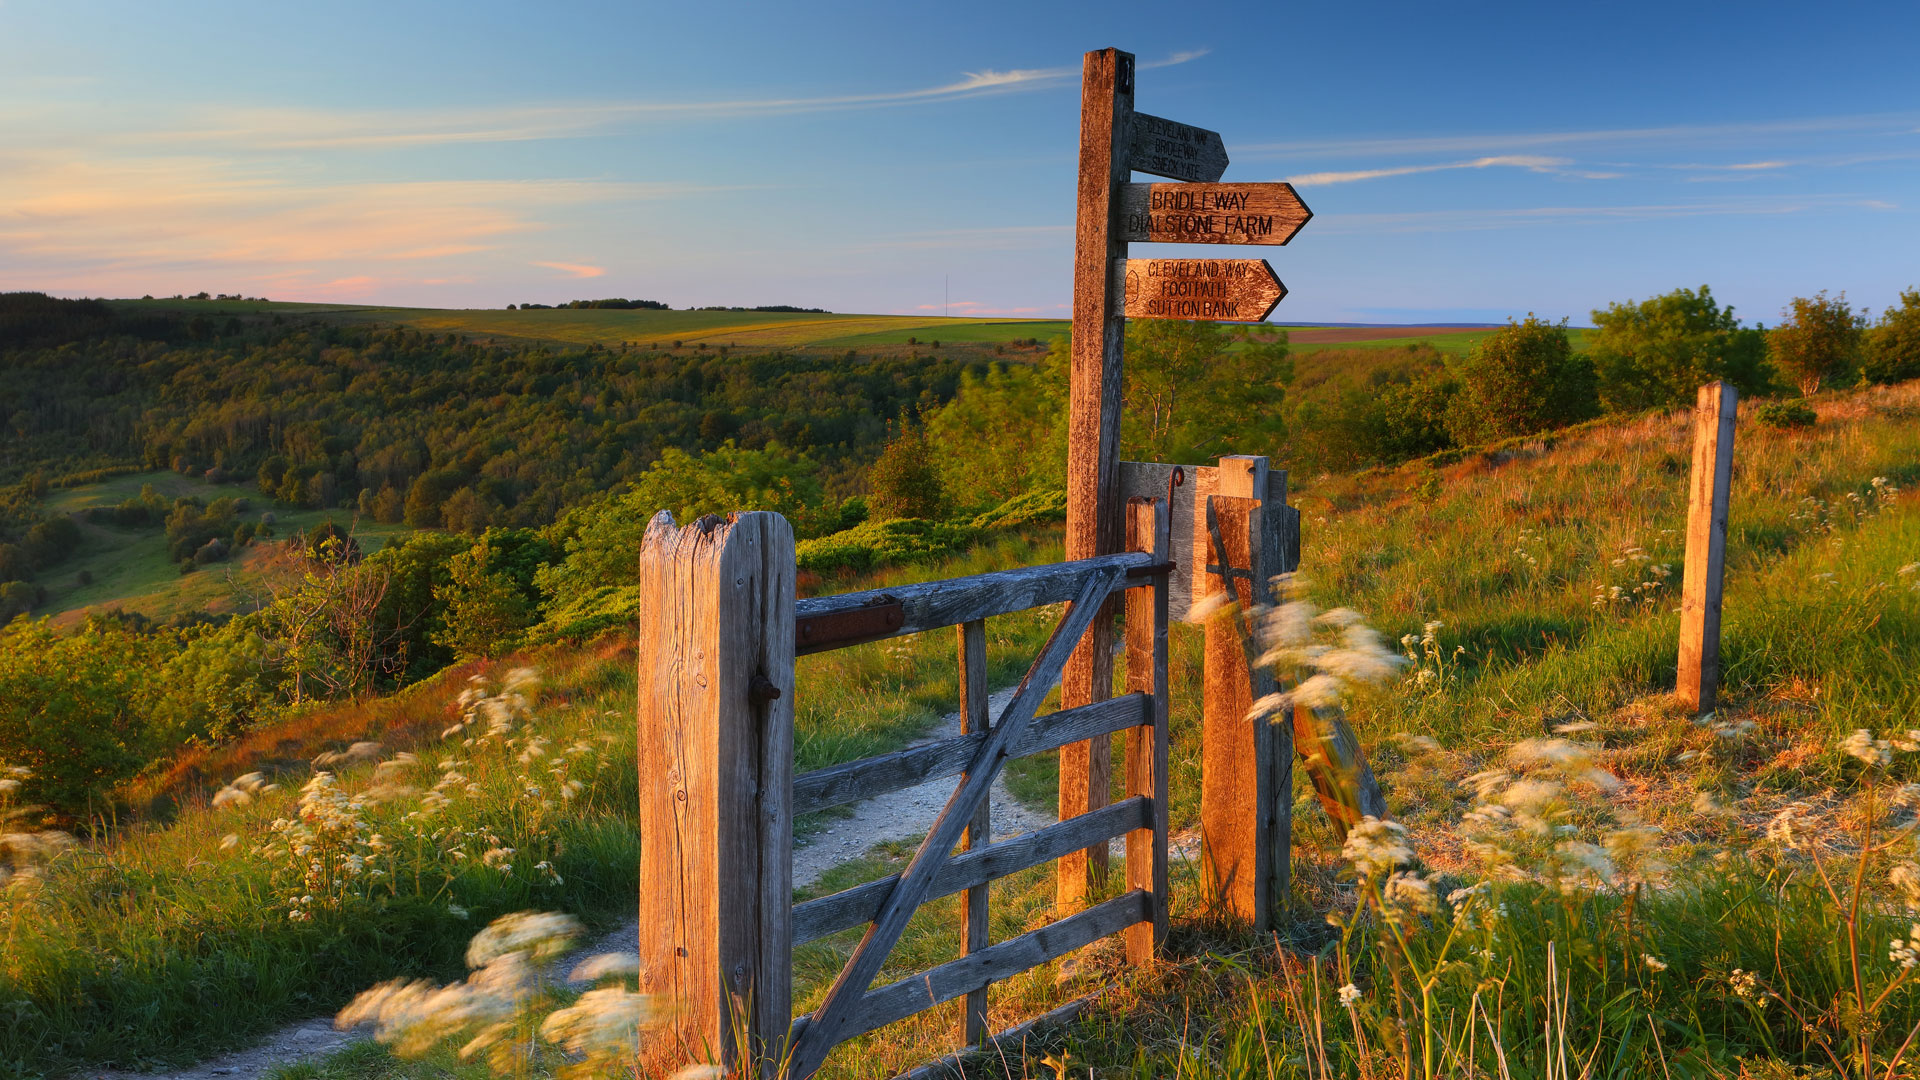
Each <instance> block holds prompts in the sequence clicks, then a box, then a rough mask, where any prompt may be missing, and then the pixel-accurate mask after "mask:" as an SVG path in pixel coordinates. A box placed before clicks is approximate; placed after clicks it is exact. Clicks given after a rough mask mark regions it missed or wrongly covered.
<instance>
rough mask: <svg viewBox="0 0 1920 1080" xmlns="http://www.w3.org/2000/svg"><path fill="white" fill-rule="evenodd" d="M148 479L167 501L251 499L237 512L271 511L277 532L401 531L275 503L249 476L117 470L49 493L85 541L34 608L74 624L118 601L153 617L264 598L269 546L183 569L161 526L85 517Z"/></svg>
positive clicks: (249, 516)
mask: <svg viewBox="0 0 1920 1080" xmlns="http://www.w3.org/2000/svg"><path fill="white" fill-rule="evenodd" d="M149 485H151V486H152V488H153V490H154V491H155V493H157V494H159V495H160V496H162V497H164V498H165V499H167V500H168V501H169V502H171V501H172V500H174V499H178V498H182V497H191V498H197V499H200V500H202V501H203V502H209V503H210V502H212V501H214V500H215V499H222V498H242V499H247V500H248V502H249V506H248V508H247V510H246V511H245V512H243V513H241V514H239V515H238V516H239V519H240V520H241V521H251V522H259V521H260V520H261V515H263V514H270V515H272V518H273V523H274V524H273V535H274V536H275V537H276V538H278V537H287V536H292V535H294V534H295V533H297V532H302V533H303V532H306V531H307V530H309V529H311V528H313V527H314V526H315V525H319V524H321V523H322V522H326V521H333V522H337V523H338V524H339V525H340V527H341V528H352V529H353V531H354V534H355V536H356V537H358V539H359V541H360V543H361V545H362V546H363V547H364V546H367V545H368V543H369V542H370V541H371V542H372V546H373V547H378V546H379V543H380V541H381V540H383V539H384V538H385V537H386V536H388V535H389V534H391V533H394V532H397V531H400V527H399V526H395V525H379V524H375V523H373V522H358V523H356V522H355V520H354V513H353V511H352V510H348V509H333V510H290V509H288V508H286V507H284V506H278V505H275V504H274V501H273V500H272V499H270V498H266V497H263V496H262V495H261V494H260V493H259V492H258V491H257V490H255V489H254V487H253V485H251V484H246V485H240V484H209V483H206V482H205V481H202V480H197V479H193V478H191V477H185V476H181V475H179V474H178V473H172V472H167V471H164V470H161V471H153V472H140V473H129V474H127V475H125V476H116V477H111V478H109V479H107V480H103V481H100V482H99V483H93V484H84V485H81V486H78V487H72V488H67V489H65V490H62V491H56V492H54V493H53V494H52V495H51V496H50V497H49V498H48V500H47V508H48V509H49V510H52V511H55V512H57V513H63V514H70V515H77V516H75V518H74V521H75V523H76V524H78V525H79V526H80V533H81V543H80V547H79V549H78V550H77V551H76V552H75V553H74V555H73V556H72V557H71V558H69V559H68V560H67V561H66V562H64V563H62V564H61V567H60V572H59V574H58V576H55V577H50V578H49V579H48V580H47V581H46V582H44V584H45V586H46V589H47V602H46V604H45V605H43V606H41V607H39V608H36V609H35V612H34V613H35V614H36V615H46V616H52V617H53V619H54V622H55V623H56V624H58V625H61V626H71V625H74V624H76V623H78V622H79V621H80V620H81V619H83V618H85V617H86V615H87V614H88V613H89V612H94V611H104V610H108V609H113V608H117V609H119V610H122V611H127V612H132V613H135V614H140V615H145V616H147V617H148V618H151V619H166V618H168V617H170V616H173V615H185V614H191V613H193V612H201V611H204V612H209V613H212V614H223V613H229V612H236V611H242V610H248V609H250V608H251V606H252V605H253V602H254V601H255V600H256V599H257V598H258V596H257V594H258V592H259V586H260V580H259V577H260V575H259V572H258V571H259V563H260V562H261V560H262V559H263V558H264V557H266V555H267V551H266V549H264V548H247V549H243V550H242V551H241V552H240V553H239V554H238V555H237V556H236V557H234V558H233V559H231V560H229V561H226V562H219V563H213V564H211V565H208V566H203V567H200V568H198V569H196V570H194V571H193V572H192V573H189V574H182V573H181V572H180V567H179V565H178V564H176V563H174V562H172V561H171V560H169V559H168V558H167V538H166V534H165V533H164V531H163V530H162V529H161V528H160V527H159V526H157V525H146V526H135V527H121V526H118V525H110V524H99V523H95V522H92V521H89V520H87V518H86V511H88V510H91V509H93V508H95V507H112V506H117V505H119V504H120V503H122V502H125V501H126V500H128V499H137V498H139V496H140V492H141V489H142V488H144V487H147V486H149ZM82 575H86V577H87V578H88V579H89V580H88V582H87V583H86V584H82V583H81V578H82Z"/></svg>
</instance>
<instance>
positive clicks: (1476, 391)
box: [1447, 315, 1599, 444]
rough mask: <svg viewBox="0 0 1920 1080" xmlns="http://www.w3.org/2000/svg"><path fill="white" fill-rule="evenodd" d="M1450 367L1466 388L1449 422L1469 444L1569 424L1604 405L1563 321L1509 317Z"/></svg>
mask: <svg viewBox="0 0 1920 1080" xmlns="http://www.w3.org/2000/svg"><path fill="white" fill-rule="evenodd" d="M1452 367H1453V373H1454V375H1455V377H1457V378H1458V379H1459V380H1460V387H1461V389H1460V393H1459V394H1457V395H1455V396H1454V399H1453V405H1454V407H1453V411H1452V413H1451V415H1449V417H1448V419H1447V428H1448V430H1449V431H1450V432H1451V433H1452V435H1453V437H1454V439H1455V441H1457V442H1460V443H1463V444H1467V443H1479V442H1493V441H1497V440H1500V439H1510V438H1513V437H1514V436H1516V435H1531V434H1533V433H1534V432H1537V431H1545V430H1547V429H1549V428H1556V427H1565V426H1567V425H1568V424H1574V423H1578V422H1579V421H1581V420H1586V419H1588V418H1590V417H1592V416H1594V415H1596V414H1597V413H1598V411H1599V409H1598V402H1597V400H1596V398H1595V395H1594V374H1593V363H1592V361H1590V360H1588V359H1587V358H1586V357H1585V356H1581V355H1578V354H1576V353H1575V352H1574V351H1573V344H1572V342H1570V341H1569V340H1568V339H1567V325H1566V322H1565V321H1564V320H1563V321H1561V322H1560V323H1558V324H1554V323H1544V322H1541V321H1540V320H1539V319H1536V318H1534V317H1533V316H1532V315H1528V316H1527V318H1526V321H1525V322H1519V323H1513V322H1509V323H1508V324H1507V325H1506V326H1504V327H1501V328H1500V329H1499V330H1496V331H1494V332H1493V333H1492V334H1489V335H1487V336H1486V337H1485V338H1483V339H1481V341H1480V342H1479V343H1478V344H1477V345H1475V346H1474V347H1473V351H1472V352H1470V353H1468V354H1467V355H1466V356H1465V357H1463V358H1461V359H1458V360H1455V361H1453V364H1452Z"/></svg>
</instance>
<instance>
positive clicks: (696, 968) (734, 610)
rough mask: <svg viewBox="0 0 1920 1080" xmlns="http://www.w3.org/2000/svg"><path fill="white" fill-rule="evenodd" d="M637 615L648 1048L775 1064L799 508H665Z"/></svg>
mask: <svg viewBox="0 0 1920 1080" xmlns="http://www.w3.org/2000/svg"><path fill="white" fill-rule="evenodd" d="M639 624H640V635H639V649H640V665H639V666H640V672H639V674H640V681H639V707H638V713H639V716H638V726H639V768H640V842H641V854H640V960H641V980H640V983H641V990H642V991H643V992H645V993H647V994H650V995H653V996H655V997H657V998H659V999H660V1000H662V1001H663V1002H664V1003H665V1005H666V1008H667V1010H668V1012H669V1015H670V1016H671V1017H672V1020H671V1024H670V1028H669V1034H668V1035H667V1036H665V1037H663V1038H661V1039H659V1040H657V1041H655V1042H654V1043H652V1044H650V1045H649V1047H648V1048H647V1049H648V1057H649V1059H651V1060H652V1061H653V1062H654V1063H659V1064H664V1063H669V1062H671V1063H678V1062H685V1061H695V1062H709V1061H711V1062H715V1063H719V1064H723V1065H725V1066H726V1067H727V1068H728V1069H730V1070H733V1069H737V1068H740V1067H742V1066H747V1067H748V1074H749V1075H751V1074H752V1073H753V1072H760V1073H762V1074H770V1062H771V1061H772V1060H773V1059H775V1058H777V1057H778V1056H779V1055H780V1053H781V1052H782V1050H783V1048H784V1043H785V1041H786V1036H787V1028H788V1025H789V1023H790V1022H791V1020H792V1009H791V1000H790V999H791V995H792V945H791V940H792V933H791V931H792V895H793V894H792V881H793V870H792V867H793V801H792V796H793V656H794V549H793V530H792V529H791V528H790V527H789V526H788V524H787V521H786V519H785V518H782V517H781V516H780V515H778V514H768V513H747V514H735V515H732V516H731V517H728V518H721V517H716V516H708V517H703V518H701V519H700V520H698V521H696V522H694V523H692V524H690V525H688V526H686V527H685V528H677V527H675V525H674V522H673V518H672V516H671V515H669V514H666V513H661V514H658V515H656V516H655V517H654V519H653V521H652V522H651V523H650V524H649V525H648V526H647V532H646V539H645V541H644V542H643V544H642V546H641V551H640V619H639ZM742 1036H744V1038H745V1039H746V1040H747V1041H746V1044H745V1045H742V1044H741V1043H740V1041H739V1040H740V1037H742ZM668 1071H672V1070H671V1068H665V1069H663V1074H664V1072H668Z"/></svg>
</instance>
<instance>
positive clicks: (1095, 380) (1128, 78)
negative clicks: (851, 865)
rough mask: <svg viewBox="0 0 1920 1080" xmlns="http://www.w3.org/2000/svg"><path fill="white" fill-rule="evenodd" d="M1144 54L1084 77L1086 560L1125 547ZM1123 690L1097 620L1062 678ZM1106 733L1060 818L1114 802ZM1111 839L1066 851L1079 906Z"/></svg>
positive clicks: (1071, 512) (1078, 406)
mask: <svg viewBox="0 0 1920 1080" xmlns="http://www.w3.org/2000/svg"><path fill="white" fill-rule="evenodd" d="M1132 119H1133V55H1132V54H1131V53H1125V52H1121V51H1120V50H1118V49H1101V50H1099V51H1098V52H1090V53H1088V54H1086V57H1085V58H1084V60H1083V62H1082V67H1081V81H1080V183H1079V209H1078V213H1077V216H1076V219H1075V239H1074V256H1073V354H1072V359H1071V363H1070V366H1069V374H1068V404H1067V537H1066V555H1067V558H1068V559H1070V560H1072V559H1087V558H1092V557H1094V556H1096V555H1110V554H1113V553H1115V552H1118V551H1119V550H1120V540H1121V534H1122V531H1123V521H1122V518H1123V514H1122V513H1121V509H1122V508H1121V507H1120V505H1119V477H1120V380H1121V360H1122V357H1123V355H1124V353H1125V341H1126V325H1127V321H1126V317H1125V315H1124V313H1123V311H1122V303H1121V302H1122V301H1123V296H1122V295H1121V290H1120V289H1119V288H1118V285H1119V282H1118V280H1117V271H1116V267H1117V266H1118V265H1120V264H1121V262H1122V260H1124V259H1125V258H1126V257H1127V244H1126V241H1125V240H1124V239H1122V238H1121V237H1122V233H1121V230H1120V229H1119V228H1118V224H1119V222H1118V219H1119V217H1120V198H1119V195H1120V192H1121V189H1122V188H1123V187H1124V185H1125V184H1126V182H1127V180H1128V179H1129V177H1130V172H1129V170H1128V168H1127V155H1128V151H1129V147H1130V145H1131V144H1130V139H1131V134H1132ZM1112 694H1113V623H1112V620H1111V619H1110V618H1105V617H1103V618H1099V619H1096V620H1094V623H1093V628H1092V630H1091V631H1089V632H1088V634H1087V636H1086V638H1085V639H1084V640H1082V641H1081V642H1080V645H1079V647H1078V648H1077V649H1076V650H1075V651H1074V654H1073V657H1072V659H1071V660H1069V661H1068V663H1067V670H1066V673H1065V675H1064V677H1063V678H1062V679H1061V685H1060V703H1061V705H1062V707H1065V708H1072V707H1074V706H1076V705H1086V704H1091V703H1092V702H1095V701H1104V700H1106V699H1107V698H1108V697H1111V696H1112ZM1112 773H1113V766H1112V742H1111V740H1110V739H1107V738H1100V739H1092V740H1088V741H1087V742H1083V743H1075V744H1073V745H1071V746H1066V747H1062V748H1061V750H1060V817H1061V819H1062V820H1065V819H1067V818H1070V817H1074V816H1077V815H1080V814H1084V813H1087V812H1088V811H1090V810H1097V809H1099V808H1100V807H1102V806H1105V805H1106V804H1107V793H1108V786H1109V785H1110V784H1111V783H1112ZM1106 859H1107V851H1106V848H1105V847H1104V846H1102V847H1098V848H1090V849H1088V850H1087V851H1085V852H1076V853H1074V854H1072V855H1068V856H1066V857H1065V858H1062V859H1061V860H1060V863H1059V877H1058V881H1057V885H1056V891H1055V895H1056V898H1057V901H1058V904H1059V906H1060V907H1061V908H1062V909H1065V910H1071V909H1073V908H1075V907H1078V906H1079V905H1080V904H1081V903H1082V901H1083V900H1084V899H1085V898H1086V896H1087V894H1088V891H1089V889H1090V888H1091V887H1092V886H1093V883H1094V879H1095V877H1096V876H1097V875H1100V874H1103V873H1104V872H1105V869H1106Z"/></svg>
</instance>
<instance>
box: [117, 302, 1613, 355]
mask: <svg viewBox="0 0 1920 1080" xmlns="http://www.w3.org/2000/svg"><path fill="white" fill-rule="evenodd" d="M115 303H116V304H117V305H119V306H121V307H123V308H125V309H127V310H130V311H141V310H151V311H162V310H164V311H181V312H194V313H198V314H204V315H206V316H208V317H210V318H212V317H222V318H224V317H227V316H235V315H238V316H246V315H256V316H257V315H262V314H280V315H304V316H313V317H319V318H325V319H329V320H336V321H340V322H363V323H390V324H395V325H399V326H405V327H409V328H412V329H415V330H423V331H428V332H431V333H447V332H449V331H451V332H453V333H458V334H466V335H470V336H473V337H478V338H490V339H495V340H499V341H501V342H503V343H504V342H507V341H539V342H547V343H550V344H555V345H592V344H599V345H619V344H620V343H622V342H629V343H632V344H634V345H638V346H643V347H644V346H654V345H657V346H659V347H661V348H672V347H674V343H675V342H679V343H680V344H681V346H682V347H693V346H695V345H700V344H704V345H707V346H708V347H719V346H739V347H740V348H743V349H767V348H787V349H792V348H828V349H858V348H868V347H875V346H888V345H909V344H917V345H925V344H927V343H929V342H933V341H938V342H940V343H942V344H955V345H961V344H997V343H1004V342H1011V341H1021V340H1026V339H1029V338H1031V339H1035V340H1038V341H1040V342H1046V341H1048V340H1050V339H1052V338H1055V337H1059V336H1060V335H1062V334H1065V333H1066V332H1067V323H1066V321H1065V320H1060V319H967V318H941V317H939V316H923V315H841V314H816V313H811V312H787V311H650V310H609V309H604V308H585V309H571V308H552V309H535V310H532V311H505V310H495V309H492V308H464V309H460V308H401V307H370V306H356V305H350V304H297V303H279V302H271V301H237V300H122V301H115ZM1276 325H1279V324H1276ZM1279 328H1280V329H1284V330H1286V331H1287V332H1288V334H1289V336H1290V338H1291V340H1292V343H1293V345H1294V348H1295V349H1296V351H1301V352H1312V351H1317V350H1319V349H1326V348H1347V349H1351V348H1381V347H1390V346H1396V345H1405V344H1410V343H1412V342H1415V341H1425V342H1427V343H1429V344H1431V345H1433V346H1434V347H1435V348H1437V349H1439V350H1440V351H1442V352H1446V353H1464V352H1466V351H1467V349H1469V348H1471V347H1472V345H1473V344H1474V343H1475V342H1477V341H1479V340H1480V339H1481V338H1482V337H1484V336H1486V334H1487V332H1488V330H1490V329H1491V327H1459V326H1340V327H1326V326H1285V325H1279ZM1580 334H1581V331H1580V330H1578V329H1575V330H1574V331H1573V336H1574V344H1575V346H1576V347H1578V346H1579V344H1580ZM910 339H911V340H910Z"/></svg>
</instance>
